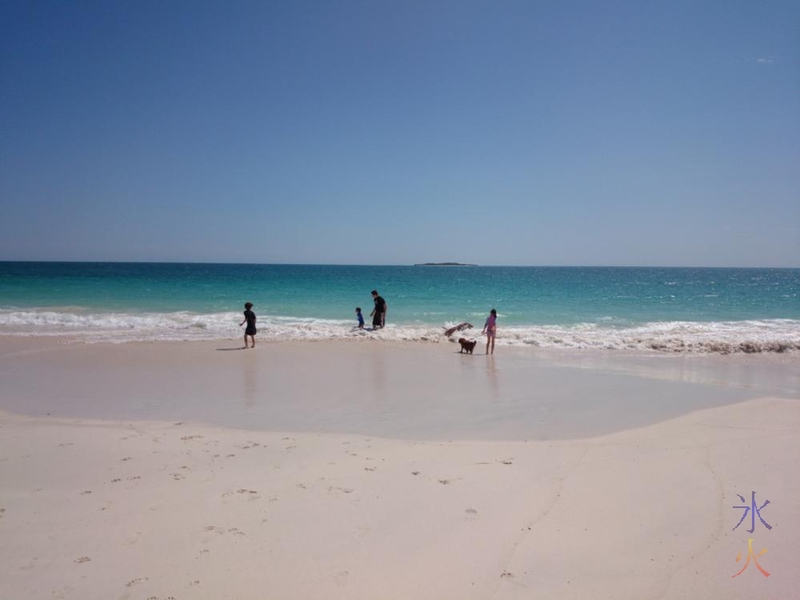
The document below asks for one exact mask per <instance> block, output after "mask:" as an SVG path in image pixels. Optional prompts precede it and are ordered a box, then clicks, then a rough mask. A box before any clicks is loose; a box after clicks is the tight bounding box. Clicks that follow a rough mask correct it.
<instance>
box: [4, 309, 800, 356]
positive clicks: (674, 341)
mask: <svg viewBox="0 0 800 600" xmlns="http://www.w3.org/2000/svg"><path fill="white" fill-rule="evenodd" d="M481 314H482V313H481ZM241 319H242V317H241V314H240V313H238V312H224V313H210V314H198V313H191V312H171V313H112V312H109V313H93V312H87V311H83V310H76V309H66V310H65V309H61V310H13V309H0V335H42V336H67V337H69V338H72V339H80V340H84V341H87V342H101V341H112V342H133V341H160V340H164V341H186V340H222V339H237V338H239V337H240V336H241V335H242V334H243V329H241V328H240V327H239V323H240V322H241ZM353 322H354V321H353V320H346V321H345V320H331V319H314V318H296V317H274V316H268V315H264V316H260V317H259V321H258V328H259V333H258V335H259V339H261V340H263V341H277V340H309V341H321V340H351V341H367V340H394V341H424V342H447V341H448V339H447V338H445V337H444V336H443V331H444V327H445V326H452V325H455V323H442V325H441V326H437V325H428V324H416V325H394V324H389V325H388V326H387V327H386V329H383V330H379V331H375V332H372V331H367V330H358V329H355V328H354V327H353ZM480 325H481V324H480V323H477V324H476V328H474V329H471V330H467V331H465V332H463V333H460V334H457V335H454V336H453V339H457V338H458V337H459V336H462V335H463V336H465V337H468V338H472V339H475V338H479V337H480ZM622 325H624V326H622ZM497 343H498V345H507V346H536V347H540V348H575V349H584V348H597V349H609V350H646V351H659V352H695V353H735V352H747V353H750V352H788V351H796V350H800V321H797V320H790V319H770V320H751V321H725V322H706V323H703V322H690V321H665V322H652V323H645V324H641V325H636V326H631V325H627V324H625V322H624V321H622V320H617V319H614V320H609V318H604V319H602V320H601V323H599V324H598V323H581V324H577V325H570V326H566V325H535V326H534V325H532V326H518V327H512V326H503V325H502V324H501V327H500V328H499V329H498V335H497Z"/></svg>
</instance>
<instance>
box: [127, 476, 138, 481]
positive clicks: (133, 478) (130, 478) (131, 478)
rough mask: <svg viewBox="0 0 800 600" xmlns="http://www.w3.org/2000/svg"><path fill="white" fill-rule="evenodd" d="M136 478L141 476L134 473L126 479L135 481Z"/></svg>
mask: <svg viewBox="0 0 800 600" xmlns="http://www.w3.org/2000/svg"><path fill="white" fill-rule="evenodd" d="M137 479H141V476H139V475H134V476H133V477H128V481H136V480H137Z"/></svg>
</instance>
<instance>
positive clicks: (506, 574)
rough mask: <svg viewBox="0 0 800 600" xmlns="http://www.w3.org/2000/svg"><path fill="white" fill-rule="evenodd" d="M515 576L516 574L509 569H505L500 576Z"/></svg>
mask: <svg viewBox="0 0 800 600" xmlns="http://www.w3.org/2000/svg"><path fill="white" fill-rule="evenodd" d="M513 576H514V574H513V573H509V572H508V571H503V572H502V573H500V577H513Z"/></svg>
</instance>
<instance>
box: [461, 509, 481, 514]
mask: <svg viewBox="0 0 800 600" xmlns="http://www.w3.org/2000/svg"><path fill="white" fill-rule="evenodd" d="M464 512H465V513H467V514H468V515H477V514H478V511H477V510H475V509H474V508H468V509H467V510H465V511H464Z"/></svg>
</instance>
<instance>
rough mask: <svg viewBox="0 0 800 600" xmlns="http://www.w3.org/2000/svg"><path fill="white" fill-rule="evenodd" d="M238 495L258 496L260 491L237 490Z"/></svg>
mask: <svg viewBox="0 0 800 600" xmlns="http://www.w3.org/2000/svg"><path fill="white" fill-rule="evenodd" d="M236 493H237V494H257V493H258V490H246V489H244V488H241V489H238V490H236Z"/></svg>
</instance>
